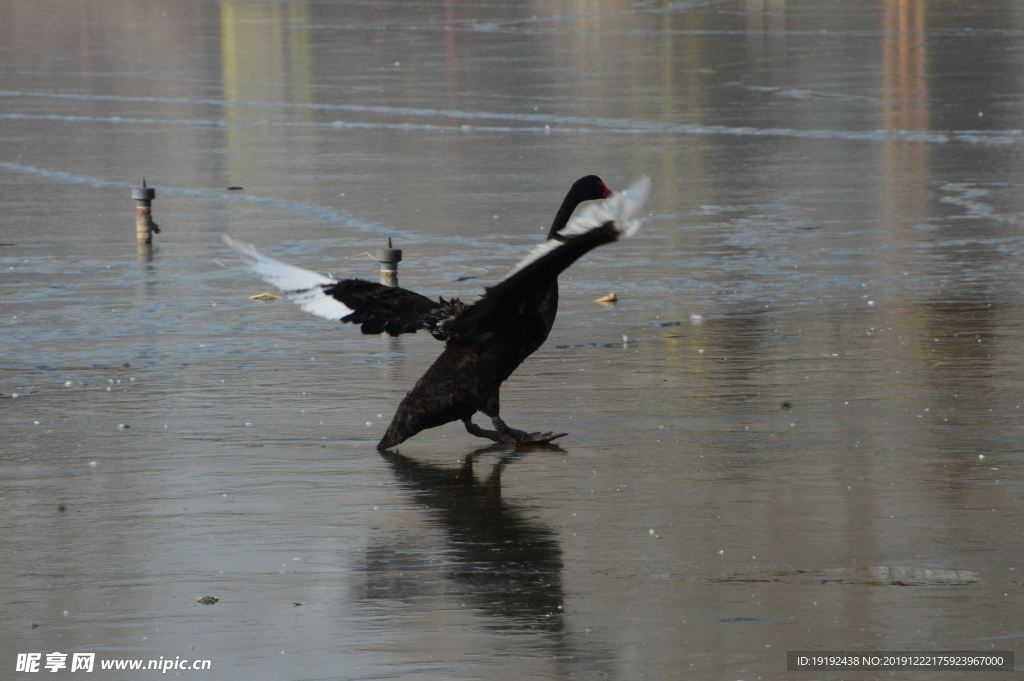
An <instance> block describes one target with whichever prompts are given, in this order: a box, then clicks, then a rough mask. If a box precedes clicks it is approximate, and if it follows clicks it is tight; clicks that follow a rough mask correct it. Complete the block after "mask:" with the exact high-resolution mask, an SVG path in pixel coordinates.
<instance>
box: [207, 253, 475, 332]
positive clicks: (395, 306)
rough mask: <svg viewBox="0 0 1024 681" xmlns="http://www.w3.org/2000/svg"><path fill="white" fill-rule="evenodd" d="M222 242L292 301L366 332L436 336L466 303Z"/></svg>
mask: <svg viewBox="0 0 1024 681" xmlns="http://www.w3.org/2000/svg"><path fill="white" fill-rule="evenodd" d="M224 243H226V244H227V245H228V246H231V247H232V248H234V249H235V250H236V251H238V252H239V253H241V254H242V255H244V256H246V261H247V262H248V264H249V266H250V267H251V268H252V270H253V271H254V272H255V273H256V274H258V275H259V276H260V277H262V278H263V281H265V282H267V283H268V284H272V285H273V286H275V287H277V288H278V289H280V290H282V291H284V292H285V294H286V297H287V298H288V299H289V300H293V301H295V302H296V303H298V305H299V306H300V307H301V308H302V309H303V310H305V311H306V312H309V313H311V314H314V315H316V316H318V317H323V318H324V319H333V320H341V321H342V322H346V323H352V324H360V325H361V329H362V331H363V333H367V334H379V333H387V334H389V335H392V336H397V335H399V334H402V333H415V332H416V331H418V330H420V329H426V330H427V331H429V332H430V333H431V334H433V335H435V336H438V334H439V331H438V326H439V325H440V323H441V321H443V320H445V319H448V318H450V317H452V316H454V315H456V314H458V312H460V311H461V310H462V309H463V308H464V307H465V305H464V304H463V303H461V302H460V301H458V300H444V299H443V298H442V299H441V300H440V301H435V300H431V299H430V298H427V297H426V296H422V295H420V294H419V293H415V292H413V291H409V290H408V289H404V288H397V287H391V286H384V285H383V284H375V283H373V282H369V281H364V280H362V279H334V278H332V277H327V276H324V275H322V274H319V273H317V272H313V271H311V270H306V269H303V268H301V267H295V266H294V265H289V264H288V263H284V262H281V261H280V260H275V259H274V258H271V257H269V256H266V255H264V254H262V253H260V252H259V251H257V250H256V249H255V248H254V247H253V246H252V245H251V244H247V243H244V242H241V241H236V240H234V239H232V238H230V237H228V236H225V237H224ZM438 337H440V336H438Z"/></svg>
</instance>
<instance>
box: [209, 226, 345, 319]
mask: <svg viewBox="0 0 1024 681" xmlns="http://www.w3.org/2000/svg"><path fill="white" fill-rule="evenodd" d="M224 243H226V244H227V245H228V246H230V247H231V248H233V249H235V250H236V251H238V252H239V253H241V254H242V255H243V256H245V261H246V264H248V265H249V267H250V268H252V271H253V272H255V273H256V274H258V275H259V276H260V278H262V279H263V281H265V282H267V283H268V284H271V285H272V286H274V287H276V288H278V289H280V290H282V291H284V292H285V293H286V296H285V297H286V298H288V299H289V300H292V301H294V302H295V303H297V304H298V305H299V307H301V308H302V309H303V310H305V311H306V312H309V313H310V314H314V315H316V316H317V317H323V318H324V319H334V320H337V319H341V318H342V317H344V316H346V315H349V314H352V310H350V309H349V308H348V307H347V306H346V305H345V304H344V303H342V302H341V301H340V300H336V299H334V298H332V297H331V296H328V295H326V294H324V287H325V286H330V285H331V284H334V283H337V282H338V280H337V279H332V278H331V277H325V276H324V275H322V274H319V273H318V272H313V271H312V270H306V269H303V268H301V267H295V266H294V265H289V264H288V263H284V262H281V261H280V260H275V259H274V258H271V257H268V256H266V255H263V254H262V253H260V252H259V251H257V250H256V248H255V247H254V246H253V245H252V244H247V243H245V242H244V241H235V240H234V239H232V238H231V237H229V236H227V235H225V236H224Z"/></svg>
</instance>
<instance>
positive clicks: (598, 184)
mask: <svg viewBox="0 0 1024 681" xmlns="http://www.w3.org/2000/svg"><path fill="white" fill-rule="evenodd" d="M610 195H611V191H609V189H608V187H607V186H605V184H604V182H602V181H601V178H600V177H598V176H597V175H587V176H586V177H581V178H580V179H578V180H576V182H574V183H573V185H572V188H571V189H570V190H569V193H568V194H566V195H565V198H564V199H563V200H562V206H561V207H560V208H559V209H558V212H557V213H555V221H554V222H552V223H551V229H549V230H548V239H551V238H553V237H554V236H555V232H557V231H559V230H561V229H563V228H564V227H565V226H566V225H567V224H569V218H571V217H572V212H573V211H574V210H576V206H578V205H580V204H581V203H582V202H584V201H593V200H595V199H603V198H607V197H608V196H610Z"/></svg>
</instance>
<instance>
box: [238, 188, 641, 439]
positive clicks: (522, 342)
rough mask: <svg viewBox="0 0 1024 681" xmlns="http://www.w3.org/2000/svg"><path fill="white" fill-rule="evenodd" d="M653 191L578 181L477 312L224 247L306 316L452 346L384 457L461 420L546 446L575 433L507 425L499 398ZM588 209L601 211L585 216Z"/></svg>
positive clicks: (414, 396) (396, 421) (409, 403)
mask: <svg viewBox="0 0 1024 681" xmlns="http://www.w3.org/2000/svg"><path fill="white" fill-rule="evenodd" d="M649 187H650V180H648V179H647V178H641V179H640V180H637V181H636V182H634V183H633V185H631V186H630V187H629V189H627V190H625V191H623V192H620V193H618V194H612V192H611V191H610V190H609V189H608V187H606V186H605V184H604V182H602V181H601V178H599V177H597V176H596V175H588V176H586V177H583V178H581V179H579V180H577V181H576V182H575V183H574V184H573V185H572V189H570V190H569V193H568V194H567V195H566V197H565V200H563V201H562V206H561V207H560V208H559V209H558V213H557V214H556V215H555V220H554V222H553V223H552V225H551V229H550V230H549V232H548V240H547V241H546V242H544V243H542V244H540V245H539V246H537V247H536V248H535V249H534V250H533V252H532V253H530V255H528V256H527V257H526V258H524V259H523V260H522V261H521V262H520V263H519V264H518V265H516V266H515V267H514V268H513V269H512V271H511V272H510V273H509V274H508V275H507V276H506V277H505V278H504V279H502V280H501V281H500V282H498V283H497V284H495V285H494V286H492V287H490V288H488V289H487V290H486V292H485V293H484V295H483V296H482V297H481V298H480V300H478V301H476V302H475V303H473V304H467V303H463V302H462V301H460V300H458V299H455V298H452V299H449V300H445V299H444V298H439V299H438V300H436V301H435V300H431V299H430V298H427V297H426V296H422V295H420V294H418V293H414V292H412V291H408V290H406V289H403V288H397V287H394V288H392V287H388V286H385V285H383V284H375V283H373V282H369V281H364V280H362V279H342V280H338V279H333V278H331V277H326V276H323V275H321V274H317V273H316V272H311V271H309V270H305V269H302V268H299V267H293V266H291V265H287V264H285V263H283V262H280V261H277V260H274V259H273V258H268V257H267V256H265V255H263V254H262V253H260V252H259V251H257V250H256V249H255V248H253V247H252V246H250V245H249V244H244V243H241V242H238V241H235V240H233V239H231V238H230V237H227V236H225V237H224V241H225V242H226V243H227V244H228V245H229V246H231V247H232V248H234V249H236V250H238V251H239V252H241V253H242V254H244V255H246V256H248V257H249V258H250V259H251V260H249V265H250V266H251V267H252V269H253V270H254V271H255V272H256V273H257V274H259V275H260V276H261V277H263V280H264V281H266V282H268V283H270V284H273V285H274V286H276V287H277V288H279V289H282V290H284V291H287V292H288V297H289V298H291V299H292V300H294V301H295V302H296V303H298V304H299V305H300V306H301V307H302V309H303V310H305V311H307V312H310V313H312V314H315V315H317V316H319V317H324V318H326V319H335V320H337V319H340V320H341V321H343V322H351V323H353V324H361V325H362V326H361V328H362V331H363V333H366V334H379V333H381V332H384V333H387V334H389V335H392V336H397V335H399V334H402V333H415V332H416V331H418V330H419V329H426V330H427V331H428V332H430V334H431V335H432V336H434V337H435V338H437V339H438V340H443V341H444V342H445V348H444V352H442V353H441V356H440V357H438V358H437V360H435V362H434V363H433V364H432V365H431V366H430V368H429V369H427V372H426V373H425V374H423V376H422V377H421V378H420V380H419V381H417V382H416V385H415V386H413V389H412V390H410V391H409V393H408V394H407V395H406V396H405V399H403V400H402V402H401V404H399V405H398V411H396V412H395V416H394V418H393V419H392V421H391V425H390V426H388V430H387V432H386V433H385V434H384V437H383V438H382V439H381V441H380V442H379V443H378V444H377V449H381V450H383V449H389V448H391V447H394V446H395V445H397V444H400V443H402V442H405V441H406V440H408V439H409V438H410V437H412V436H413V435H415V434H416V433H418V432H420V431H421V430H425V429H427V428H434V427H437V426H440V425H444V424H446V423H451V422H452V421H456V420H461V421H462V422H463V423H464V424H465V425H466V430H467V431H469V433H470V434H472V435H476V436H478V437H483V438H487V439H489V440H493V441H494V442H499V443H506V444H516V445H526V444H545V443H549V442H551V441H552V440H555V439H557V438H560V437H564V436H565V435H567V433H551V432H547V433H539V432H538V433H526V432H524V431H521V430H516V429H515V428H510V427H509V426H507V425H505V422H504V421H502V420H501V417H500V416H499V415H498V411H499V404H498V390H499V388H500V386H501V384H502V382H503V381H504V380H505V379H507V378H508V377H509V376H510V375H511V374H512V372H513V371H515V370H516V368H517V367H518V366H519V365H520V364H522V363H523V360H525V359H526V358H527V357H529V356H530V355H531V354H533V352H534V351H535V350H536V349H537V348H539V347H540V346H541V344H542V343H543V342H544V340H545V339H546V338H547V337H548V332H549V331H551V326H552V324H554V321H555V314H556V312H557V310H558V275H559V274H560V273H561V272H562V271H563V270H564V269H566V268H567V267H569V265H571V264H572V263H573V262H575V261H576V260H577V259H578V258H580V257H581V256H582V255H584V254H585V253H587V252H588V251H590V250H592V249H594V248H597V247H598V246H601V245H603V244H607V243H611V242H612V241H616V240H617V239H618V238H619V237H620V236H631V235H632V234H633V233H634V232H635V231H636V230H637V229H638V228H639V226H640V223H639V220H637V219H634V217H633V216H634V215H636V213H637V212H638V211H639V210H640V207H641V206H642V205H643V203H644V200H645V199H646V198H647V192H648V189H649ZM597 199H604V200H603V201H596V200H597ZM583 201H593V203H590V204H588V205H587V206H585V207H583V208H581V209H580V210H579V211H576V208H577V206H579V204H580V203H581V202H583ZM478 411H479V412H483V413H484V414H485V415H487V416H489V417H490V418H491V423H492V424H493V425H494V428H495V430H484V429H483V428H481V427H480V426H478V425H476V424H475V423H473V421H472V418H473V414H475V413H476V412H478Z"/></svg>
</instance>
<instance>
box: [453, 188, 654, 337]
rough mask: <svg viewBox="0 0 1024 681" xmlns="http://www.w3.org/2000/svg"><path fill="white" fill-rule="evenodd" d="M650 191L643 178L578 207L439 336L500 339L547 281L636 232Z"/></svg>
mask: <svg viewBox="0 0 1024 681" xmlns="http://www.w3.org/2000/svg"><path fill="white" fill-rule="evenodd" d="M650 186H651V181H650V179H648V178H646V177H643V178H640V179H639V180H637V181H636V182H634V183H633V184H632V185H630V187H629V188H628V189H626V190H625V191H623V192H619V193H618V194H614V195H612V196H611V197H609V198H607V199H604V200H602V201H592V202H588V203H586V204H581V205H580V208H579V209H577V211H576V213H574V214H573V217H572V218H571V219H570V220H569V223H568V224H567V225H566V226H565V227H564V228H563V229H561V230H559V231H558V232H556V233H555V236H554V237H553V238H551V239H549V240H547V241H545V242H544V243H542V244H540V245H539V246H537V247H536V248H534V249H533V251H532V252H531V253H530V254H529V255H528V256H526V257H525V258H523V259H522V260H521V261H520V262H519V263H518V264H517V265H516V266H515V267H513V268H512V271H511V272H509V274H508V275H507V276H506V277H505V278H504V279H502V280H501V281H500V282H498V283H497V284H495V285H494V286H492V287H490V288H488V289H487V292H486V293H485V294H484V296H483V297H482V298H481V299H480V300H478V301H477V302H476V303H474V304H473V305H471V306H469V307H467V308H466V309H465V311H464V312H462V314H460V315H458V316H457V317H456V318H454V319H452V320H451V321H448V322H445V323H444V324H443V325H442V331H443V332H444V334H445V335H446V336H447V337H448V338H468V337H475V336H477V335H478V334H480V333H493V334H501V333H502V331H503V330H504V329H506V328H509V327H513V326H516V325H518V324H521V323H522V322H523V314H524V313H527V312H528V313H530V314H532V313H534V312H535V311H536V310H537V309H538V306H539V305H540V303H541V301H542V300H543V298H544V296H546V295H548V292H549V291H550V290H551V283H552V281H554V279H555V278H556V277H557V276H558V275H559V274H561V273H562V272H563V271H564V270H565V269H566V268H567V267H569V266H570V265H572V264H573V263H574V262H576V260H578V259H579V258H580V257H582V256H583V255H584V254H586V253H587V252H588V251H591V250H593V249H595V248H597V247H598V246H601V245H603V244H607V243H611V242H613V241H616V240H618V239H620V238H622V237H624V236H626V237H628V236H632V235H633V234H635V233H636V231H637V229H639V227H640V221H639V220H638V219H636V217H635V216H636V214H637V213H638V212H639V211H640V208H641V207H643V204H644V201H646V200H647V194H648V192H649V191H650Z"/></svg>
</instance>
